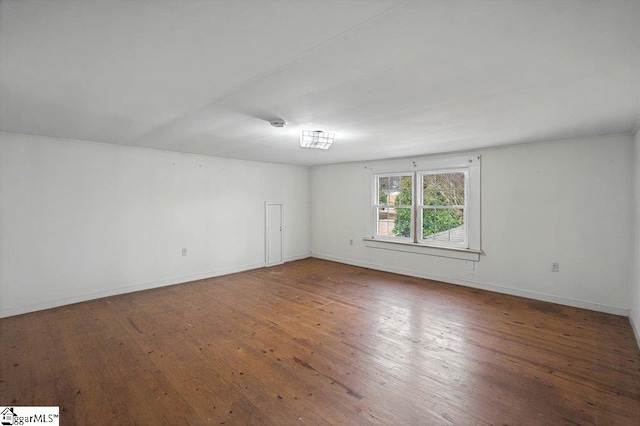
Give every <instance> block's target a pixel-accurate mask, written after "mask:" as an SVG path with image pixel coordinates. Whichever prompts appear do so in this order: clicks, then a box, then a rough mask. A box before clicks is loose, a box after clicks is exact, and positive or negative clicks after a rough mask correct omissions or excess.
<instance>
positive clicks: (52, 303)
mask: <svg viewBox="0 0 640 426" xmlns="http://www.w3.org/2000/svg"><path fill="white" fill-rule="evenodd" d="M264 266H265V265H264V263H255V264H251V265H242V266H236V267H233V268H226V269H218V270H215V271H208V272H202V273H198V274H192V275H185V276H181V277H174V278H168V279H165V280H160V281H152V282H147V283H142V284H136V285H129V286H122V287H116V288H112V289H108V290H103V291H97V292H93V293H86V294H80V295H77V296H71V297H63V298H60V299H55V300H49V301H46V302H42V303H35V304H33V305H26V306H19V307H15V308H7V309H0V318H5V317H10V316H14V315H21V314H26V313H29V312H35V311H41V310H43V309H50V308H57V307H58V306H64V305H71V304H73V303H79V302H86V301H88V300H94V299H100V298H103V297H109V296H116V295H118V294H125V293H133V292H135V291H141V290H149V289H152V288H159V287H166V286H169V285H175V284H182V283H187V282H190V281H197V280H202V279H206V278H213V277H219V276H221V275H228V274H234V273H236V272H243V271H249V270H251V269H257V268H262V267H264Z"/></svg>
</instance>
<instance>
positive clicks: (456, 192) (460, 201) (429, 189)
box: [422, 173, 464, 206]
mask: <svg viewBox="0 0 640 426" xmlns="http://www.w3.org/2000/svg"><path fill="white" fill-rule="evenodd" d="M422 197H423V198H422V203H423V204H424V205H425V206H462V205H464V173H442V174H434V175H424V176H423V177H422Z"/></svg>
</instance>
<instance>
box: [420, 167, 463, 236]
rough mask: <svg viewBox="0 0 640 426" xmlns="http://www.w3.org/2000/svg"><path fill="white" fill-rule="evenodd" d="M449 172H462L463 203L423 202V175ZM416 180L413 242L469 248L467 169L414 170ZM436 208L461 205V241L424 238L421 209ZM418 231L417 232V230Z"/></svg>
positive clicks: (446, 208) (443, 208) (449, 207)
mask: <svg viewBox="0 0 640 426" xmlns="http://www.w3.org/2000/svg"><path fill="white" fill-rule="evenodd" d="M449 173H463V174H464V204H463V205H455V206H446V207H445V206H432V205H425V204H424V177H425V176H430V175H444V174H449ZM415 174H416V180H417V181H419V184H418V185H416V186H415V188H414V191H415V193H416V194H415V195H414V197H415V196H416V195H418V198H415V199H416V201H418V204H415V214H414V215H415V216H416V219H417V220H416V223H415V228H416V238H414V240H413V242H414V243H419V244H424V245H430V246H442V247H452V248H469V244H468V241H469V225H468V221H467V219H468V217H467V216H468V211H469V209H468V204H469V190H468V188H469V170H468V169H467V168H455V169H439V170H427V171H419V172H415ZM434 207H436V210H441V209H442V210H448V209H453V208H455V207H458V208H460V207H462V209H463V211H464V213H463V219H462V221H463V224H464V239H463V241H462V242H461V243H451V242H448V241H437V240H429V239H428V238H424V236H423V234H422V228H423V215H422V211H423V210H424V209H428V208H432V209H433V208H434ZM418 231H419V232H418Z"/></svg>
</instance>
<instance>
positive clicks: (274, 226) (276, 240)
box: [265, 203, 284, 266]
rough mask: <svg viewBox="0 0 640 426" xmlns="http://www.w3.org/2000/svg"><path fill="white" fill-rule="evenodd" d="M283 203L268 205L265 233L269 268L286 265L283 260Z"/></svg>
mask: <svg viewBox="0 0 640 426" xmlns="http://www.w3.org/2000/svg"><path fill="white" fill-rule="evenodd" d="M282 209H283V204H282V203H267V208H266V212H267V217H266V220H265V223H266V225H267V229H266V232H265V235H266V238H267V241H266V251H267V256H266V257H267V266H273V265H279V264H281V263H284V261H283V258H282Z"/></svg>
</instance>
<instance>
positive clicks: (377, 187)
mask: <svg viewBox="0 0 640 426" xmlns="http://www.w3.org/2000/svg"><path fill="white" fill-rule="evenodd" d="M392 176H393V177H395V176H398V177H401V178H402V177H405V176H409V177H411V193H412V195H411V205H409V206H407V207H399V208H408V209H409V210H410V212H411V224H412V226H411V233H410V235H409V236H408V237H402V236H394V235H380V234H378V218H379V217H378V209H380V208H388V207H390V206H389V205H388V204H380V203H379V201H380V180H379V178H385V177H392ZM374 179H375V180H374V183H373V185H374V190H373V191H374V192H373V203H374V204H373V221H374V224H375V225H374V227H375V233H374V236H375V238H376V239H380V240H393V241H403V242H412V241H415V240H414V236H415V230H414V229H413V228H414V227H413V223H414V222H415V209H414V207H413V206H414V202H415V185H416V178H415V174H414V173H413V172H400V173H379V174H376V175H375V177H374ZM402 206H405V204H403V205H402ZM393 208H396V207H395V206H393ZM396 209H397V208H396Z"/></svg>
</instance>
